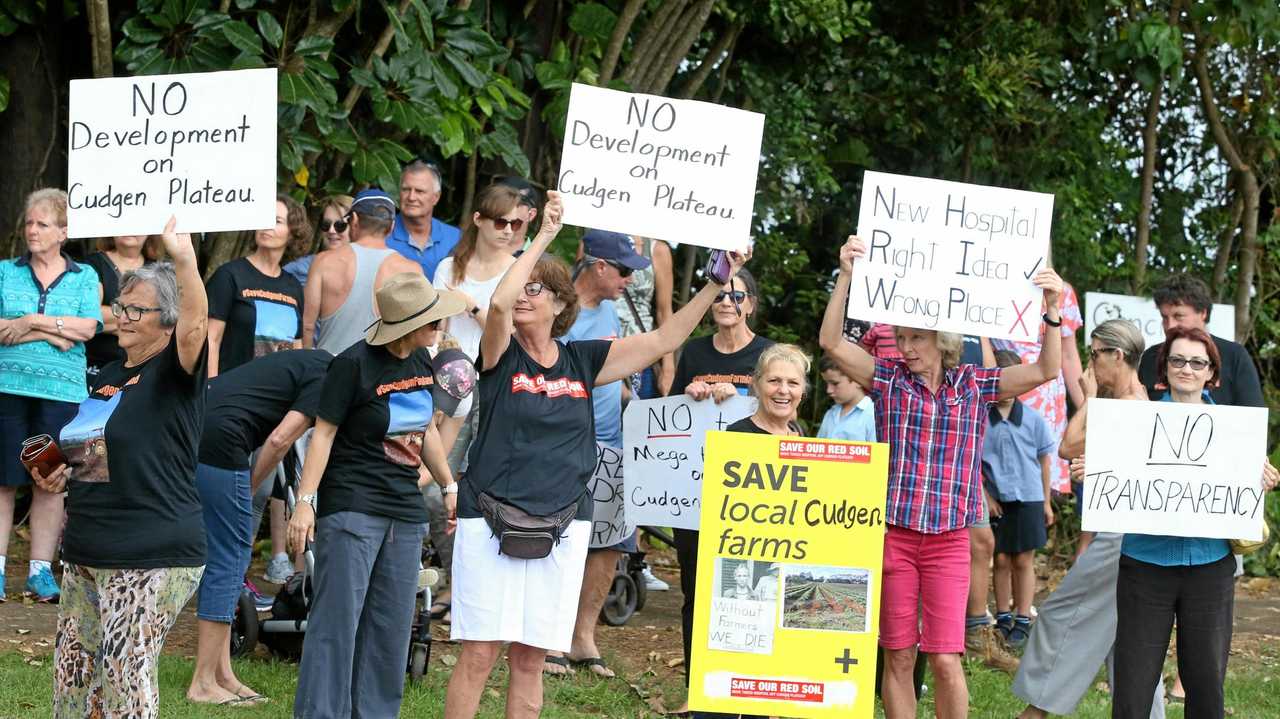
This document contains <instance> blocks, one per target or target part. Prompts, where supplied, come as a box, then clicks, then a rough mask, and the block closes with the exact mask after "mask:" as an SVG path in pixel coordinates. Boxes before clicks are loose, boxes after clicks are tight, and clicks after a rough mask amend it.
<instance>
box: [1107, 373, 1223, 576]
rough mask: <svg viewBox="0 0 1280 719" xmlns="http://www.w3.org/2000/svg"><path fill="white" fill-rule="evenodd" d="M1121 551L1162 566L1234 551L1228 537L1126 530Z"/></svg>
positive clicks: (1206, 394)
mask: <svg viewBox="0 0 1280 719" xmlns="http://www.w3.org/2000/svg"><path fill="white" fill-rule="evenodd" d="M1160 401H1161V402H1172V401H1173V397H1172V396H1170V395H1169V393H1167V392H1166V393H1165V395H1164V396H1163V397H1161V398H1160ZM1204 402H1205V404H1213V403H1214V402H1213V397H1211V396H1210V395H1209V391H1208V390H1205V392H1204ZM1120 553H1121V554H1123V555H1124V556H1126V557H1129V558H1131V559H1136V560H1138V561H1139V562H1146V563H1147V564H1158V565H1160V566H1162V567H1194V566H1199V565H1201V564H1212V563H1213V562H1216V561H1218V560H1219V559H1222V558H1223V557H1225V556H1227V555H1228V554H1230V553H1231V545H1230V544H1229V543H1228V542H1227V540H1225V539H1204V538H1199V537H1166V536H1164V535H1160V534H1126V535H1124V540H1123V541H1122V542H1121V543H1120Z"/></svg>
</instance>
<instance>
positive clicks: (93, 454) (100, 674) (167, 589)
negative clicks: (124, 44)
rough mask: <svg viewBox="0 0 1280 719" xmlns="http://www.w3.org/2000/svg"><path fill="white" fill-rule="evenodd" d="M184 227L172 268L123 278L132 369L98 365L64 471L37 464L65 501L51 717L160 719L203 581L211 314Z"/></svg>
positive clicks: (63, 445) (171, 248)
mask: <svg viewBox="0 0 1280 719" xmlns="http://www.w3.org/2000/svg"><path fill="white" fill-rule="evenodd" d="M175 224H176V223H175V221H174V220H172V219H171V220H169V224H168V226H166V227H165V231H164V235H163V239H164V245H165V249H166V250H167V251H168V254H169V256H170V257H172V258H173V263H172V264H170V263H168V262H163V263H158V264H154V265H148V266H146V267H142V268H139V269H137V270H133V271H131V272H128V273H126V274H125V275H124V277H123V278H122V279H121V283H120V287H121V291H120V296H119V297H117V298H116V300H115V302H113V303H112V304H111V313H112V314H113V315H115V317H116V320H117V322H118V324H117V327H118V332H119V338H120V348H121V349H123V350H124V352H125V359H124V360H123V361H120V362H113V363H111V364H108V365H107V366H105V367H103V368H102V369H101V371H100V372H99V373H98V376H97V378H96V379H95V381H94V383H93V385H92V386H91V387H90V389H89V396H88V398H87V399H85V400H84V402H82V403H80V407H79V411H78V412H77V414H76V415H75V418H74V419H72V420H71V422H70V423H68V424H67V425H66V426H65V427H63V428H62V431H61V433H60V434H59V435H58V447H59V448H60V449H61V453H62V455H63V458H65V463H59V464H57V465H56V466H53V467H51V468H50V467H49V466H48V464H54V463H55V462H56V459H55V460H54V461H51V462H49V463H48V464H46V466H45V468H44V469H42V468H41V466H40V464H38V463H33V465H32V467H31V475H32V477H33V478H34V479H35V481H36V484H37V485H38V486H40V487H41V488H42V489H44V491H46V492H53V493H60V492H62V491H63V490H68V491H69V498H68V501H67V529H66V535H65V537H64V538H63V572H62V602H61V605H60V606H59V609H58V633H57V639H56V640H55V644H54V669H53V676H54V692H53V713H54V716H59V717H62V716H99V715H101V716H130V717H154V716H157V715H158V714H159V704H160V691H159V690H160V687H159V684H158V681H157V679H158V677H157V673H156V662H157V660H158V659H159V656H160V650H161V648H162V647H163V645H164V638H165V635H166V634H168V631H169V629H170V628H171V627H172V626H173V623H174V621H175V620H176V619H177V618H178V613H179V612H180V611H181V610H182V607H183V605H185V604H186V603H187V600H188V599H189V598H190V597H191V595H192V593H193V592H194V591H195V589H196V585H197V584H198V583H199V582H200V575H201V574H202V573H203V571H204V558H205V539H204V524H203V521H202V520H201V515H200V497H199V495H198V494H197V493H196V486H195V472H196V447H197V445H198V444H199V441H200V430H201V425H202V418H203V416H204V389H205V353H206V336H205V330H206V327H207V321H208V304H207V301H206V299H205V293H204V284H203V283H202V282H201V281H200V272H199V270H198V269H197V268H196V253H195V250H194V249H193V248H192V246H191V237H190V236H189V235H179V234H177V233H176V232H175V231H174V228H175ZM95 301H96V294H95ZM45 469H47V470H48V471H47V472H46V471H45Z"/></svg>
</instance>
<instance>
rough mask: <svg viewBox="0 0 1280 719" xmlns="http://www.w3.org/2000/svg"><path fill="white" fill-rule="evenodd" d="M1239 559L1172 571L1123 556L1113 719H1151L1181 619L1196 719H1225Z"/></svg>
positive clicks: (1182, 652)
mask: <svg viewBox="0 0 1280 719" xmlns="http://www.w3.org/2000/svg"><path fill="white" fill-rule="evenodd" d="M1235 571H1236V561H1235V558H1234V557H1232V556H1231V555H1230V554H1228V555H1227V556H1225V557H1223V558H1222V559H1219V560H1218V561H1216V562H1211V563H1209V564H1198V565H1193V566H1177V567H1165V566H1161V565H1158V564H1148V563H1147V562H1142V561H1139V560H1137V559H1133V558H1131V557H1126V556H1123V555H1121V557H1120V577H1119V580H1118V581H1117V582H1116V613H1117V624H1116V645H1115V673H1116V679H1115V685H1114V687H1113V690H1112V691H1113V702H1112V705H1111V716H1112V718H1113V719H1129V718H1132V719H1147V717H1148V716H1149V715H1150V713H1151V702H1152V699H1153V695H1152V692H1153V690H1154V689H1155V686H1156V682H1158V681H1160V673H1161V671H1162V670H1163V669H1164V658H1165V653H1166V652H1167V651H1168V649H1169V635H1170V634H1171V633H1172V631H1173V626H1174V620H1175V619H1176V620H1177V625H1178V674H1179V675H1181V676H1182V686H1183V687H1185V688H1186V690H1187V704H1186V716H1187V717H1188V718H1189V719H1222V717H1223V714H1224V712H1223V694H1222V684H1223V682H1224V680H1225V679H1226V676H1227V655H1228V654H1229V652H1230V650H1231V622H1232V615H1233V606H1232V602H1233V600H1234V598H1235V576H1234V575H1235Z"/></svg>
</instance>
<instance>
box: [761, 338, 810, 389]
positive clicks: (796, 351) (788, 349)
mask: <svg viewBox="0 0 1280 719" xmlns="http://www.w3.org/2000/svg"><path fill="white" fill-rule="evenodd" d="M774 362H786V363H788V364H790V365H791V366H793V367H795V368H796V369H798V370H800V376H801V377H803V378H804V393H805V394H806V395H807V394H809V369H810V368H811V367H812V366H813V360H812V359H810V357H809V355H808V354H807V353H806V352H805V351H804V350H802V349H800V348H799V347H797V346H796V345H791V344H781V343H779V344H774V345H769V347H767V348H766V349H765V351H764V352H761V353H760V358H759V359H757V360H756V369H755V371H754V372H753V373H752V374H751V393H752V394H753V395H754V394H756V391H755V389H756V384H758V383H759V382H760V380H762V379H764V373H765V372H768V371H769V365H771V364H773V363H774Z"/></svg>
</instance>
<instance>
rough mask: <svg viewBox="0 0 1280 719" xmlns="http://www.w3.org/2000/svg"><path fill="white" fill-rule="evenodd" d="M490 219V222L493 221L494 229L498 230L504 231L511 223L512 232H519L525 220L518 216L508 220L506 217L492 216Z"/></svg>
mask: <svg viewBox="0 0 1280 719" xmlns="http://www.w3.org/2000/svg"><path fill="white" fill-rule="evenodd" d="M488 219H489V221H490V222H492V223H493V229H495V230H497V231H498V232H502V231H503V230H505V229H507V225H511V231H512V232H519V231H520V228H521V227H524V220H521V219H518V218H517V219H514V220H508V219H507V218H505V217H490V218H488Z"/></svg>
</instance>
